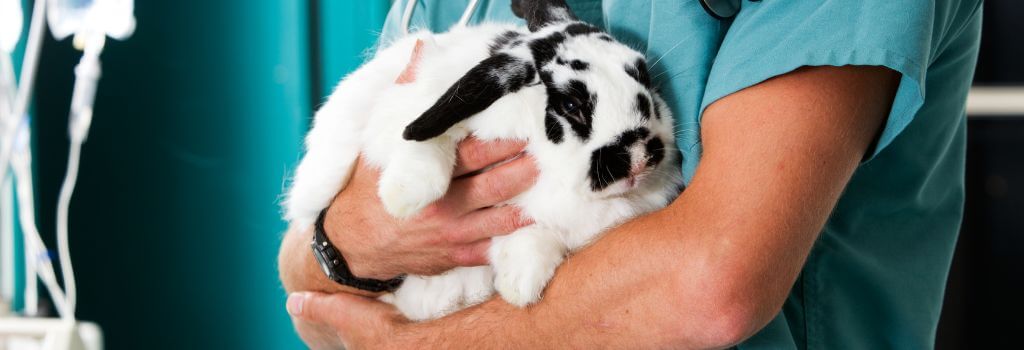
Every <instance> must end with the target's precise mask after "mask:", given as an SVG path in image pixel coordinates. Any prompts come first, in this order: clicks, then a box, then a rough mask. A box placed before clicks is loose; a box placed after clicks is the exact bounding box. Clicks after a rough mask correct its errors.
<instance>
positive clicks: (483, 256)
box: [449, 239, 491, 267]
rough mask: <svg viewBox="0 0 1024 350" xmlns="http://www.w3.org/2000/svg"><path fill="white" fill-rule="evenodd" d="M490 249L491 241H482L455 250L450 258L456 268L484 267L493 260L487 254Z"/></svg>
mask: <svg viewBox="0 0 1024 350" xmlns="http://www.w3.org/2000/svg"><path fill="white" fill-rule="evenodd" d="M490 249H491V240H490V239H481V240H479V241H476V242H473V243H470V244H466V245H463V246H461V247H458V248H455V250H453V251H452V252H451V256H449V258H450V259H451V261H452V263H453V264H455V265H456V266H467V267H472V266H483V265H487V264H490V260H491V259H490V258H488V256H487V252H488V250H490Z"/></svg>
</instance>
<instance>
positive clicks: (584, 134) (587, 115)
mask: <svg viewBox="0 0 1024 350" xmlns="http://www.w3.org/2000/svg"><path fill="white" fill-rule="evenodd" d="M542 74H543V73H542ZM542 79H543V78H542ZM546 85H547V92H548V106H547V111H548V113H553V114H555V115H557V116H560V117H562V118H565V120H566V122H568V123H569V128H570V129H572V131H573V133H574V134H576V137H578V138H580V140H582V141H587V140H589V139H590V134H591V132H592V131H593V130H592V124H593V120H594V105H595V104H596V103H597V96H596V95H594V94H591V93H590V90H589V89H587V84H584V83H583V82H582V81H579V80H571V81H569V83H567V84H565V85H564V86H555V85H554V84H546ZM569 106H572V109H571V110H570V109H567V108H568V107H569Z"/></svg>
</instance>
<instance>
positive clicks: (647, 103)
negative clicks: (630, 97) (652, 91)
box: [633, 92, 651, 120]
mask: <svg viewBox="0 0 1024 350" xmlns="http://www.w3.org/2000/svg"><path fill="white" fill-rule="evenodd" d="M633 108H636V110H637V111H638V112H640V116H641V117H643V118H644V120H648V119H651V100H650V99H648V98H647V95H644V93H642V92H640V93H637V94H636V105H635V106H633Z"/></svg>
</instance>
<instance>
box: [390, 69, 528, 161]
mask: <svg viewBox="0 0 1024 350" xmlns="http://www.w3.org/2000/svg"><path fill="white" fill-rule="evenodd" d="M536 75H537V71H536V69H534V67H533V62H530V61H527V60H525V59H522V58H517V57H514V56H512V55H509V54H506V53H499V54H496V55H494V56H491V57H489V58H487V59H485V60H483V61H481V62H480V63H479V64H477V65H476V66H475V67H473V68H472V69H470V70H469V72H467V73H466V75H463V76H462V78H459V81H457V82H455V84H454V85H452V86H451V87H450V88H448V91H446V92H445V93H444V95H441V98H439V99H438V100H437V102H434V105H433V106H431V107H430V109H427V111H426V112H423V115H421V116H420V117H419V118H417V119H416V120H414V121H413V122H412V123H411V124H409V125H408V126H406V127H405V132H403V133H402V137H403V138H405V139H406V140H412V141H424V140H428V139H431V138H434V137H436V136H438V135H441V134H443V133H444V132H445V131H448V129H449V128H451V127H452V126H453V125H455V124H456V123H458V122H461V121H463V120H466V119H467V118H469V117H471V116H473V115H475V114H477V113H480V112H482V111H483V110H485V109H487V107H490V106H491V104H492V103H494V101H497V100H498V99H499V98H501V97H502V96H505V95H507V94H509V93H513V92H516V91H518V90H519V89H521V88H522V87H523V86H526V85H527V84H529V83H531V82H532V81H533V80H534V78H535V77H536Z"/></svg>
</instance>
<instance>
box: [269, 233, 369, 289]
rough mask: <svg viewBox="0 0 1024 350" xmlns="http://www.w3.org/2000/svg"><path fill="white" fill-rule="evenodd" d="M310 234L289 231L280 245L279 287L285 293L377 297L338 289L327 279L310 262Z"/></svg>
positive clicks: (312, 260) (342, 287) (278, 261)
mask: <svg viewBox="0 0 1024 350" xmlns="http://www.w3.org/2000/svg"><path fill="white" fill-rule="evenodd" d="M312 239H313V232H312V230H296V229H294V228H293V229H290V230H289V231H288V233H286V234H285V236H284V239H283V240H282V242H281V250H280V251H279V252H278V256H277V265H278V274H279V277H280V278H281V284H282V285H283V286H284V289H285V291H287V292H289V293H291V292H296V291H311V292H323V293H337V292H347V293H352V294H357V295H362V296H377V295H378V294H374V293H370V292H367V291H363V290H358V289H355V288H350V287H347V286H343V285H340V284H338V283H336V282H334V281H331V280H330V279H328V278H327V275H326V274H324V272H323V270H321V268H320V265H319V264H317V263H316V259H314V258H313V251H312V249H311V248H310V246H309V244H310V242H312Z"/></svg>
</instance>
